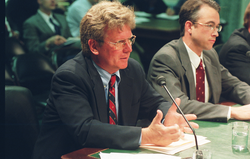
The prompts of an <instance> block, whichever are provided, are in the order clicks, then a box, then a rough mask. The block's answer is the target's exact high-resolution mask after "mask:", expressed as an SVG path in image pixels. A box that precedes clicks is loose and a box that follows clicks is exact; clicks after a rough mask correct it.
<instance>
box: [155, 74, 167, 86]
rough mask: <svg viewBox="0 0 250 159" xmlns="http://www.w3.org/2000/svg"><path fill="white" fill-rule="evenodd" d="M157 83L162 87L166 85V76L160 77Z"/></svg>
mask: <svg viewBox="0 0 250 159" xmlns="http://www.w3.org/2000/svg"><path fill="white" fill-rule="evenodd" d="M155 81H156V83H157V84H159V85H160V86H163V85H166V79H165V77H164V76H158V77H157V78H156V80H155Z"/></svg>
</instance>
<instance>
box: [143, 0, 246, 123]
mask: <svg viewBox="0 0 250 159" xmlns="http://www.w3.org/2000/svg"><path fill="white" fill-rule="evenodd" d="M219 10H220V7H219V5H218V4H217V3H216V2H215V1H211V0H187V1H186V2H185V3H184V4H183V6H182V7H181V10H180V13H179V18H180V19H179V22H180V26H181V38H180V39H179V40H173V41H171V42H169V43H168V44H166V45H164V46H163V47H162V48H161V49H160V50H159V51H158V52H157V53H156V54H155V56H154V57H153V59H152V61H151V63H150V68H149V72H148V77H147V78H148V81H150V83H151V84H152V85H153V87H154V88H155V89H156V90H157V91H158V92H159V93H160V94H161V95H162V96H163V97H164V98H165V99H167V100H169V99H170V97H169V96H168V94H167V93H166V92H165V90H164V89H163V88H162V87H161V86H159V85H158V84H157V82H156V81H155V80H156V79H157V78H158V77H159V76H164V77H165V78H166V86H167V88H168V89H169V91H170V92H171V93H172V94H173V97H174V98H180V99H181V101H182V102H181V105H180V107H181V108H182V110H183V112H184V113H194V114H195V115H197V119H202V120H214V121H225V122H226V121H227V120H228V119H230V118H235V119H238V120H249V119H250V86H249V85H247V84H246V83H245V82H242V81H240V80H239V79H238V78H236V77H234V76H232V75H231V74H230V73H229V71H228V70H227V69H226V68H224V67H223V66H222V65H221V64H220V63H219V59H218V55H217V53H216V51H215V50H214V49H213V44H214V42H215V39H216V37H217V36H219V34H218V32H220V31H221V29H222V28H221V26H220V17H219ZM208 13H209V14H208ZM221 96H223V97H225V98H227V99H228V100H232V101H234V102H236V103H239V104H242V105H244V104H247V105H245V106H242V107H228V106H223V105H220V104H218V103H219V100H220V97H221Z"/></svg>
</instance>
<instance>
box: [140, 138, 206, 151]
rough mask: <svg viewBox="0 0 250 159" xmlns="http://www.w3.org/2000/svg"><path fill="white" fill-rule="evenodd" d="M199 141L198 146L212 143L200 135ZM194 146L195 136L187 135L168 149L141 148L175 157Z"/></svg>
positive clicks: (148, 146)
mask: <svg viewBox="0 0 250 159" xmlns="http://www.w3.org/2000/svg"><path fill="white" fill-rule="evenodd" d="M197 140H198V145H203V144H206V143H208V142H210V141H209V140H207V139H206V137H203V136H199V135H197ZM194 146H195V139H194V135H191V134H185V136H184V138H183V139H180V140H179V141H177V142H173V143H171V144H170V145H168V146H166V147H161V146H155V145H143V146H140V147H141V148H145V149H148V150H152V151H156V152H161V153H164V154H169V155H173V154H175V153H177V152H180V151H182V150H185V149H188V148H191V147H194Z"/></svg>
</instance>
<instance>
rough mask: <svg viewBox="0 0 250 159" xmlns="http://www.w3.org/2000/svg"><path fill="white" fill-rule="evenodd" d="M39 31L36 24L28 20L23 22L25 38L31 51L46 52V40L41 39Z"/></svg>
mask: <svg viewBox="0 0 250 159" xmlns="http://www.w3.org/2000/svg"><path fill="white" fill-rule="evenodd" d="M39 36H40V35H39V33H38V31H37V28H36V25H35V24H33V23H31V22H29V21H26V22H24V24H23V39H24V41H25V45H26V47H27V49H28V51H29V52H30V53H46V52H47V50H46V49H45V42H46V41H40V40H39Z"/></svg>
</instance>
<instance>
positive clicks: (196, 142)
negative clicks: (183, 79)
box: [162, 85, 199, 150]
mask: <svg viewBox="0 0 250 159" xmlns="http://www.w3.org/2000/svg"><path fill="white" fill-rule="evenodd" d="M162 87H163V88H164V89H165V90H166V91H167V93H168V95H169V96H170V98H171V99H172V101H173V102H174V104H175V105H176V107H177V109H178V110H179V111H180V113H181V115H182V116H183V117H184V119H185V120H186V122H187V124H188V126H189V127H190V129H191V130H192V132H193V134H194V139H195V145H196V150H199V148H198V141H197V137H196V134H195V131H194V128H193V127H192V126H191V125H190V123H189V122H188V120H187V118H186V117H185V115H184V114H183V112H182V110H181V109H180V107H179V106H178V105H177V103H176V102H175V100H174V98H173V96H172V95H171V94H170V92H169V90H168V88H167V87H166V86H165V85H162Z"/></svg>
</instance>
